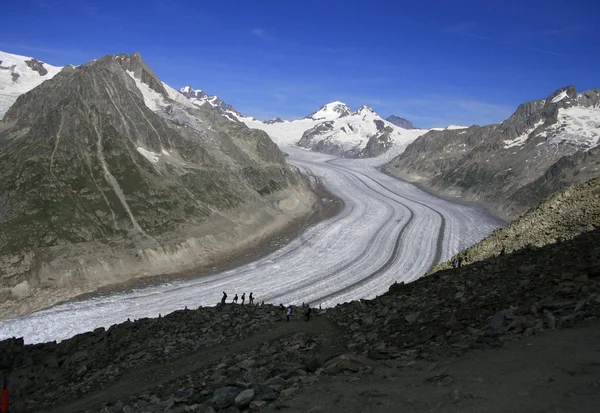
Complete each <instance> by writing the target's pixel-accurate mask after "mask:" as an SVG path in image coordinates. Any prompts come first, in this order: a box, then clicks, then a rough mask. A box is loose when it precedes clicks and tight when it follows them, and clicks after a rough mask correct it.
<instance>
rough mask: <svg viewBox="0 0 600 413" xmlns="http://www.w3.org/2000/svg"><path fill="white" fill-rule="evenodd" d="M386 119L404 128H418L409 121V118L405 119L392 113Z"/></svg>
mask: <svg viewBox="0 0 600 413" xmlns="http://www.w3.org/2000/svg"><path fill="white" fill-rule="evenodd" d="M385 120H387V121H388V122H390V123H393V124H394V125H396V126H400V127H401V128H403V129H416V128H415V127H414V125H413V124H412V122H411V121H409V120H408V119H404V118H402V117H400V116H396V115H391V116H388V117H387V118H386V119H385Z"/></svg>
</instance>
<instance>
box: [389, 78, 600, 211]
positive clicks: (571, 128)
mask: <svg viewBox="0 0 600 413" xmlns="http://www.w3.org/2000/svg"><path fill="white" fill-rule="evenodd" d="M599 101H600V89H593V90H590V91H585V92H582V93H577V92H576V89H575V87H574V86H567V87H563V88H560V89H558V90H556V91H555V92H553V93H551V94H550V95H549V96H548V97H547V98H545V99H538V100H534V101H531V102H526V103H523V104H521V105H519V107H518V108H517V109H516V111H515V112H514V113H513V114H512V115H511V116H510V117H509V118H508V119H506V120H505V121H504V122H502V123H499V124H492V125H487V126H483V127H481V126H471V127H469V128H465V129H447V130H442V131H436V130H433V131H430V132H428V133H427V134H424V135H423V136H421V137H420V138H418V139H416V140H415V141H414V142H413V143H412V144H411V145H409V146H408V147H407V148H406V150H405V151H404V152H403V153H402V154H401V155H399V156H398V157H396V158H395V159H394V160H392V161H391V162H389V163H388V164H386V165H385V167H384V170H385V171H386V172H387V173H390V174H391V175H393V176H396V177H399V178H401V179H404V180H407V181H409V182H412V183H416V184H418V185H421V186H423V187H424V188H426V189H428V190H431V191H433V192H434V193H436V194H438V195H442V196H448V197H451V198H457V199H463V200H466V201H471V202H477V203H481V204H483V205H484V206H486V207H488V208H490V209H491V210H493V211H495V213H496V214H498V215H499V216H500V217H502V218H504V219H512V218H515V217H517V216H518V215H520V214H521V213H523V212H525V211H526V210H527V209H528V208H529V207H530V206H532V205H534V204H536V203H537V202H539V201H540V200H541V199H543V198H544V197H545V196H547V195H549V194H550V193H551V192H553V191H555V190H558V189H561V188H562V187H564V186H565V185H568V184H569V183H580V182H584V181H585V180H587V179H589V178H592V177H594V176H597V174H599V173H600V170H599V167H598V164H596V159H597V158H596V154H597V153H598V143H599V142H600V110H599V108H598V105H599ZM576 165H579V166H576ZM565 168H567V169H568V168H570V172H568V175H569V176H567V175H565V174H563V175H561V176H562V178H561V179H560V180H557V179H555V178H556V176H557V175H558V174H560V173H561V171H564V172H565V173H566V171H567V169H565ZM578 175H579V176H578ZM552 182H554V183H552ZM542 188H546V189H544V190H542Z"/></svg>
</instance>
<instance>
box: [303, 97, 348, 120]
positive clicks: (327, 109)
mask: <svg viewBox="0 0 600 413" xmlns="http://www.w3.org/2000/svg"><path fill="white" fill-rule="evenodd" d="M351 114H352V111H351V110H350V108H349V107H348V105H346V104H345V103H343V102H339V101H335V102H331V103H328V104H326V105H324V106H321V108H320V109H319V110H317V111H316V112H314V113H311V114H310V115H308V116H307V117H305V118H304V119H312V120H323V121H325V120H334V119H339V118H342V117H344V116H348V115H351Z"/></svg>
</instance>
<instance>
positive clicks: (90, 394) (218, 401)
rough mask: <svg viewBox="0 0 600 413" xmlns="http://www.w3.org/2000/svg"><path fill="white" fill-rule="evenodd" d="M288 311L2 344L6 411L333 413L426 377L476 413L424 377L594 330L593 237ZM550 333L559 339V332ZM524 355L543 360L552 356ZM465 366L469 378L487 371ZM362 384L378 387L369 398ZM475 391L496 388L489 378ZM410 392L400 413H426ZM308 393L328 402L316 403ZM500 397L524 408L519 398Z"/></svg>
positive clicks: (449, 404) (444, 381) (252, 310)
mask: <svg viewBox="0 0 600 413" xmlns="http://www.w3.org/2000/svg"><path fill="white" fill-rule="evenodd" d="M300 310H301V309H299V308H296V309H295V312H294V316H293V317H292V320H291V321H290V322H289V323H288V322H286V321H285V318H284V315H283V311H282V310H281V309H280V308H278V307H277V306H273V305H264V306H257V307H254V306H253V307H249V306H241V305H231V304H227V305H225V306H217V307H211V308H198V309H196V310H191V309H188V310H182V311H177V312H174V313H172V314H169V315H166V316H164V317H161V318H157V319H142V320H136V321H130V322H126V323H123V324H119V325H114V326H112V327H110V328H109V329H108V330H105V329H103V328H100V329H97V330H95V331H93V332H89V333H86V334H81V335H78V336H76V337H74V338H72V339H69V340H65V341H63V342H61V343H58V344H57V343H45V344H39V345H25V346H24V345H23V341H22V340H21V339H11V340H6V341H4V342H1V343H0V354H2V363H3V367H9V366H10V369H11V374H10V391H11V395H12V398H11V406H12V408H13V409H14V411H17V412H34V411H44V412H81V411H90V412H104V413H108V412H111V413H116V412H119V413H120V412H125V413H128V412H213V411H227V412H238V411H263V410H269V411H270V410H275V409H282V410H284V411H286V410H290V411H313V412H316V411H340V409H341V408H342V407H343V406H344V403H343V400H342V399H344V400H346V401H347V400H351V399H352V398H353V397H354V398H361V397H362V401H363V402H364V401H365V400H371V401H372V402H373V403H372V404H369V403H370V402H369V403H367V405H368V406H369V407H364V408H362V407H361V408H359V407H358V405H354V407H348V406H347V403H346V405H345V406H346V407H343V409H345V411H393V410H389V409H393V408H394V407H393V406H394V405H393V404H389V403H391V402H389V401H388V402H386V400H387V399H386V397H388V396H389V395H387V393H386V392H385V391H383V390H382V389H384V388H386V387H385V386H387V387H390V386H391V387H390V388H396V389H397V388H399V387H398V386H401V384H400V383H401V380H402V378H401V377H400V376H401V375H402V374H404V375H405V376H406V375H410V377H421V376H423V374H425V373H424V372H427V374H428V375H429V376H427V377H429V378H428V379H427V380H429V381H428V382H427V383H428V384H427V385H428V386H429V385H431V386H433V387H432V391H434V390H435V391H437V392H438V393H439V391H441V390H440V389H442V390H443V391H444V392H445V393H446V394H447V395H448V397H446V398H445V399H444V401H442V402H439V403H438V404H436V406H437V408H439V409H441V410H442V411H454V410H452V409H456V411H481V409H482V407H481V406H483V404H481V403H485V401H484V399H485V398H483V397H482V398H481V399H480V398H478V397H475V396H473V394H471V395H466V394H463V393H462V392H459V391H458V390H457V389H456V388H454V389H453V388H452V383H453V380H454V379H453V377H452V376H451V375H449V374H446V373H444V372H435V371H433V370H431V371H430V370H428V369H431V368H432V367H431V366H435V365H437V364H436V363H444V362H448V360H458V361H460V360H468V358H469V357H470V358H473V357H475V356H474V355H477V354H484V355H485V354H488V353H485V352H488V351H500V350H497V349H498V348H501V347H502V348H506V349H505V350H504V349H503V351H505V352H508V353H506V354H508V356H506V357H509V359H510V354H512V353H511V351H513V350H511V349H513V348H515V347H514V346H515V343H518V342H520V341H522V340H529V339H531V338H532V337H533V336H540V338H544V337H552V336H545V335H544V334H555V333H548V332H546V333H543V334H542V332H544V331H546V330H555V329H569V328H571V327H574V326H575V327H577V326H580V325H587V326H588V327H587V328H588V329H591V330H590V331H592V332H594V331H595V332H596V333H597V332H598V328H597V326H598V325H599V324H598V323H597V318H598V316H599V315H600V230H598V229H595V230H594V231H590V232H586V233H584V234H582V235H580V236H578V237H575V238H574V239H572V240H568V241H564V242H561V243H558V244H551V245H547V246H545V247H542V248H537V247H530V248H526V249H522V250H519V251H515V252H513V253H511V254H507V255H503V256H497V257H492V258H488V259H486V260H484V261H481V262H476V263H473V264H471V265H469V266H465V267H462V268H458V269H448V270H443V271H439V272H438V273H436V274H434V275H432V276H430V277H426V278H422V279H420V280H418V281H416V282H414V283H412V284H409V285H403V284H396V285H393V286H391V287H390V289H389V292H388V293H386V294H385V295H383V296H380V297H378V298H376V299H374V300H362V301H357V302H351V303H345V304H342V305H338V306H337V307H335V308H330V309H327V310H325V309H324V310H322V311H319V310H315V313H316V314H315V316H314V318H313V319H312V320H311V321H309V322H306V321H304V320H303V317H302V314H301V311H300ZM590 323H591V324H590ZM594 323H595V324H594ZM590 326H591V327H590ZM572 331H573V334H575V333H576V332H577V331H581V330H578V329H574V330H572ZM586 331H588V330H586ZM556 334H558V333H556ZM561 334H563V337H567V341H568V337H569V334H571V333H570V332H569V331H568V330H565V331H564V333H561ZM535 338H538V337H535ZM598 338H600V336H599V337H598ZM571 341H573V340H571ZM578 342H579V343H580V344H581V345H582V346H583V347H584V348H585V349H588V350H589V349H592V348H593V346H589V345H587V344H586V343H587V342H584V341H580V340H579V341H578ZM525 350H526V349H525ZM525 350H523V351H525ZM514 351H517V350H514ZM590 351H591V350H590ZM481 352H483V353H481ZM516 354H517V353H515V355H516ZM518 354H522V353H518ZM577 354H578V353H577ZM577 354H575V353H573V354H570V353H565V354H562V355H561V356H560V361H562V362H563V363H566V364H568V365H570V364H569V363H571V361H572V360H571V357H576V356H577ZM594 354H595V355H594ZM536 356H537V357H538V358H540V357H541V358H542V362H541V364H544V363H546V362H547V363H549V364H551V363H554V362H556V360H554V359H549V358H548V357H550V356H544V355H543V354H541V353H540V354H537V355H536ZM481 357H483V356H481ZM485 357H488V356H485ZM543 357H546V358H543ZM590 357H595V358H594V360H595V362H594V363H595V364H594V363H591V364H589V365H586V366H587V367H585V368H586V369H587V370H586V371H587V372H588V373H589V374H588V373H585V372H584V373H585V374H584V373H581V372H580V373H581V374H579V373H577V371H579V370H577V369H578V368H583V367H581V366H579V367H578V366H573V369H574V370H573V371H575V373H573V374H571V375H569V374H565V377H566V379H564V380H567V384H568V383H571V384H572V380H575V379H576V378H577V380H580V382H578V383H581V385H580V384H578V386H579V385H580V386H583V387H582V388H579V387H577V389H575V390H573V391H571V392H572V393H573V394H574V398H573V400H572V401H571V405H572V406H577V403H578V400H579V401H581V400H584V399H578V398H577V397H575V396H577V394H579V393H581V394H586V395H587V396H585V397H587V398H586V399H585V400H586V401H589V400H592V401H593V397H597V396H593V395H594V394H597V393H598V391H597V387H598V386H600V384H599V383H598V379H597V377H598V376H597V374H598V373H600V371H599V369H598V366H600V357H599V356H598V354H597V352H596V353H593V354H592V356H590ZM482 360H485V359H482ZM573 360H574V359H573ZM525 361H527V360H524V361H523V363H525ZM478 363H479V362H478ZM573 363H574V362H573ZM571 364H572V363H571ZM477 365H479V366H480V369H481V371H479V372H478V373H477V374H486V373H487V374H490V370H487V369H494V368H496V367H493V366H488V367H485V363H483V362H481V363H479V364H477ZM427 366H429V367H427ZM417 368H419V369H421V370H419V371H420V372H419V371H416V370H415V369H417ZM382 371H383V372H384V373H381V372H382ZM390 372H391V373H390ZM434 373H435V374H434ZM524 374H525V373H524ZM586 374H587V375H586ZM575 376H577V377H575ZM406 377H409V376H406ZM406 377H405V378H406ZM550 379H551V380H557V379H555V378H552V377H550ZM377 380H379V381H377ZM569 380H571V381H569ZM586 380H587V381H586ZM336 383H337V384H336ZM373 383H380V385H381V386H383V387H379V388H378V389H379V390H377V391H375V390H373V388H372V387H373ZM536 383H537V382H536ZM560 383H561V385H562V383H563V382H562V381H560ZM538 384H539V383H537V384H536V386H538ZM378 385H379V384H378ZM417 385H418V383H416V384H414V386H417ZM539 385H540V386H542V384H539ZM336 386H338V387H336ZM394 386H395V387H394ZM402 386H404V385H402ZM406 386H409V387H408V388H407V389H408V390H407V391H408V392H409V393H410V390H409V389H410V388H412V387H410V386H411V385H408V384H407V385H406ZM440 386H441V387H440ZM479 386H480V387H482V388H486V389H488V391H490V392H491V393H494V394H496V393H498V394H502V393H501V392H502V389H495V387H494V386H498V385H497V384H494V383H487V384H486V383H483V384H482V383H479ZM573 386H574V385H573ZM594 386H596V387H594ZM594 388H596V390H595V391H593V389H594ZM336 389H338V390H336ZM590 389H591V390H590ZM471 391H474V390H471ZM590 391H591V393H590ZM336 392H338V393H336ZM343 392H346V393H343ZM361 392H362V393H361ZM378 392H379V393H378ZM578 392H579V393H578ZM585 392H587V393H585ZM421 393H422V392H421ZM421 393H419V394H420V396H419V397H420V398H419V397H417V398H416V399H415V397H416V396H415V397H413V398H412V400H413V404H412V408H411V409H410V410H411V411H430V410H431V409H430V408H431V407H432V405H431V404H427V403H430V402H428V400H427V398H428V396H427V394H426V393H425V394H421ZM491 393H490V394H491ZM522 393H523V392H522ZM525 393H527V392H525ZM311 394H315V395H317V394H318V395H319V396H314V397H311ZM335 394H338V396H336V397H337V398H336V397H334V395H335ZM361 394H362V396H360V395H361ZM488 396H489V397H487V396H486V397H487V399H485V400H489V399H490V397H492V396H490V395H488ZM319 397H322V400H326V399H327V397H329V399H327V400H329V402H327V401H325V402H324V403H331V405H329V404H326V405H323V404H319V400H320V399H319ZM332 397H333V398H332ZM389 397H391V396H389ZM403 397H404V399H402V400H405V399H406V397H405V396H403ZM503 397H504V396H503ZM515 397H516V396H515ZM557 397H558V395H557ZM582 397H583V396H582ZM590 398H591V399H590ZM409 399H410V397H409ZM335 400H337V401H338V402H339V403H338V402H336V401H335ZM352 400H354V399H352ZM405 401H406V400H405ZM508 402H509V401H507V403H508ZM544 402H548V400H545V401H544ZM599 402H600V400H599ZM336 403H337V404H336ZM386 403H387V404H386ZM440 403H441V404H440ZM510 403H512V406H521V410H522V405H520V404H518V403H519V401H518V400H516V401H515V400H512V399H511V400H510ZM515 403H517V404H515ZM336 406H338V407H336ZM365 406H366V405H365ZM461 406H462V407H461ZM465 406H466V407H469V409H467V410H465V409H463V410H461V409H462V408H464V407H465ZM477 406H479V408H478V407H477ZM433 407H435V406H433ZM496 407H497V408H498V409H499V410H498V409H497V410H496V411H502V409H501V408H500V407H501V406H496ZM343 409H342V410H343ZM428 409H429V410H428ZM470 409H472V410H470ZM434 410H435V409H434ZM504 411H514V410H510V409H508V410H504ZM523 411H525V410H523ZM527 411H531V410H527ZM540 411H546V410H544V409H542V410H540ZM551 411H587V410H577V409H576V410H569V409H567V410H561V409H558V408H557V409H555V410H551ZM589 411H593V410H589Z"/></svg>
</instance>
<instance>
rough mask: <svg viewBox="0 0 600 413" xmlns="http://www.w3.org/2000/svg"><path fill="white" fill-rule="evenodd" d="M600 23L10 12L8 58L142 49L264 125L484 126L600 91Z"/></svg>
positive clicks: (146, 10) (197, 9) (506, 12)
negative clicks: (400, 120) (357, 117)
mask: <svg viewBox="0 0 600 413" xmlns="http://www.w3.org/2000/svg"><path fill="white" fill-rule="evenodd" d="M598 16H600V2H598V1H577V0H571V1H562V0H545V1H538V0H531V1H528V0H521V1H513V0H503V1H485V0H479V1H444V0H439V1H429V0H420V1H401V0H397V1H376V0H371V1H364V0H362V1H354V0H345V1H327V0H320V1H317V0H303V1H292V0H277V1H268V0H255V1H242V0H240V1H228V0H220V1H202V0H194V1H178V0H170V1H166V0H145V1H143V2H136V1H128V0H120V1H113V0H103V1H92V0H70V1H61V0H19V1H11V2H7V3H6V4H3V5H2V18H1V19H0V49H1V50H4V51H7V52H10V53H16V54H24V55H28V56H33V57H36V58H38V59H40V60H43V61H46V62H48V63H51V64H54V65H64V64H67V63H72V64H80V63H83V62H85V61H88V60H91V59H95V58H98V57H100V56H103V55H105V54H116V53H119V52H126V53H132V52H135V51H139V52H140V53H142V55H143V57H144V59H145V60H146V62H147V63H148V64H149V65H150V66H151V67H152V68H153V69H154V71H155V72H156V73H157V74H158V76H159V77H160V78H161V79H162V80H163V81H164V82H166V83H168V84H170V85H171V86H173V87H175V88H180V87H183V86H185V85H187V84H189V85H191V86H192V87H194V88H199V89H203V90H205V91H206V92H207V93H210V94H216V95H218V96H219V97H221V98H222V99H223V100H224V101H226V102H228V103H230V104H232V105H233V106H234V107H236V108H237V109H238V110H240V111H241V112H243V113H244V114H247V115H251V116H255V117H257V118H259V119H267V118H272V117H275V116H279V117H282V118H284V119H294V118H300V117H303V116H305V115H307V114H309V113H311V112H313V111H314V110H316V109H317V108H318V107H319V106H321V105H323V104H325V103H327V102H330V101H334V100H340V101H343V102H345V103H347V104H348V105H349V106H350V107H351V108H353V109H356V108H358V107H359V106H361V105H363V104H368V105H370V106H371V107H373V108H374V109H375V110H376V111H377V112H379V113H380V114H381V115H382V116H384V117H387V116H388V115H390V114H396V115H400V116H403V117H406V118H408V119H409V120H411V121H413V123H415V124H416V125H417V126H420V127H432V126H444V125H447V124H450V123H454V124H468V125H470V124H487V123H492V122H500V121H502V120H503V119H504V118H506V117H507V116H509V115H510V114H511V113H512V112H513V111H514V110H515V109H516V107H517V106H518V104H519V103H521V102H525V101H528V100H533V99H540V98H545V97H546V96H547V95H549V94H550V93H551V92H553V91H554V90H556V89H557V88H559V87H561V86H565V85H568V84H575V85H576V86H577V88H578V90H586V89H591V88H597V87H600V76H599V75H600V54H599V53H598V44H600V30H598V28H597V27H598V21H597V19H598Z"/></svg>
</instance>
